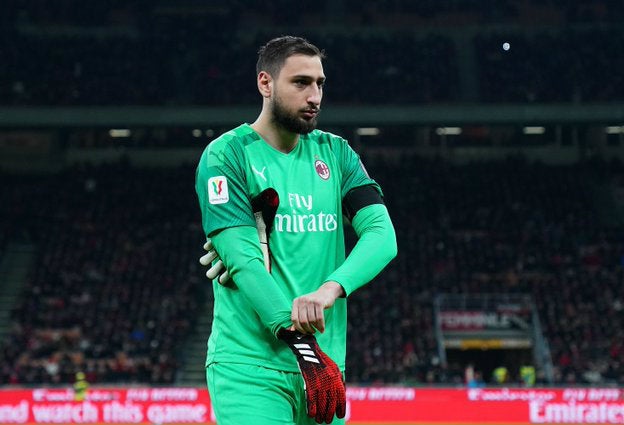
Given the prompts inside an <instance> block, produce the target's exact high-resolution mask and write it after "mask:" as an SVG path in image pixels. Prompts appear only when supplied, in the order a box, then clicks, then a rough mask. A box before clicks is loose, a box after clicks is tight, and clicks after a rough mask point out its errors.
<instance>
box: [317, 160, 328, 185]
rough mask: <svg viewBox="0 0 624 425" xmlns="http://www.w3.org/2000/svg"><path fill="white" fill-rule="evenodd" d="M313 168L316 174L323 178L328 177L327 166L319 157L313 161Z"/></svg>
mask: <svg viewBox="0 0 624 425" xmlns="http://www.w3.org/2000/svg"><path fill="white" fill-rule="evenodd" d="M314 169H315V170H316V174H318V175H319V177H320V178H322V179H323V180H327V179H329V175H330V173H329V167H328V166H327V164H325V163H324V162H323V161H321V160H320V159H317V160H316V161H314Z"/></svg>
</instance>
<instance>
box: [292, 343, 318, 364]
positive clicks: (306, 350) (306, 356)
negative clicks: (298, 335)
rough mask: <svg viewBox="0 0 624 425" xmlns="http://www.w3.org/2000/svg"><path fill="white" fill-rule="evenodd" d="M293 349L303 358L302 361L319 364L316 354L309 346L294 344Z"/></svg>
mask: <svg viewBox="0 0 624 425" xmlns="http://www.w3.org/2000/svg"><path fill="white" fill-rule="evenodd" d="M295 348H296V349H297V350H298V351H299V354H301V355H302V356H303V360H305V361H306V362H311V363H321V362H319V360H318V359H317V358H316V354H315V353H314V351H312V349H311V348H312V347H310V344H295Z"/></svg>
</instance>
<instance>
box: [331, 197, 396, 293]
mask: <svg viewBox="0 0 624 425" xmlns="http://www.w3.org/2000/svg"><path fill="white" fill-rule="evenodd" d="M352 224H353V228H354V229H355V233H356V234H357V236H358V241H357V243H356V244H355V247H354V248H353V250H352V251H351V253H350V254H349V256H348V257H347V259H346V260H345V262H344V263H343V264H342V265H341V266H340V267H338V269H336V271H334V272H333V273H332V274H330V275H329V276H328V277H327V279H326V281H330V280H333V281H336V282H338V283H339V284H340V285H342V287H343V288H344V290H345V293H346V295H347V296H348V295H350V294H351V293H352V292H353V291H355V290H356V289H358V288H360V287H361V286H363V285H365V284H367V283H368V282H370V281H371V280H372V279H373V278H374V277H375V276H377V274H379V272H381V271H382V270H383V268H384V267H385V266H386V265H387V264H388V263H389V262H390V261H391V260H392V259H393V258H394V257H396V255H397V242H396V234H395V231H394V227H393V225H392V221H391V220H390V215H389V214H388V210H387V209H386V207H385V205H383V204H373V205H369V206H367V207H364V208H362V209H361V210H360V211H358V212H357V214H356V215H355V217H354V218H353V222H352Z"/></svg>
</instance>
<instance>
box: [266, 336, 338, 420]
mask: <svg viewBox="0 0 624 425" xmlns="http://www.w3.org/2000/svg"><path fill="white" fill-rule="evenodd" d="M278 338H279V339H281V340H282V341H284V342H285V343H286V344H288V346H289V347H290V349H291V350H292V352H293V353H295V356H297V363H298V364H299V370H301V375H303V380H304V389H305V393H306V401H307V410H308V416H309V417H311V418H314V419H315V420H316V422H317V423H319V424H320V423H323V422H325V423H328V424H329V423H331V421H332V420H333V419H334V414H335V415H336V416H338V417H339V418H344V416H345V413H346V408H347V395H346V392H345V385H344V382H343V380H342V373H340V369H338V366H337V365H336V363H334V361H333V360H332V359H330V358H329V356H327V354H325V353H324V352H323V351H322V350H321V348H320V347H319V345H318V343H317V342H316V338H315V337H314V335H306V334H302V333H300V332H297V331H289V330H286V329H282V330H281V331H280V332H279V333H278Z"/></svg>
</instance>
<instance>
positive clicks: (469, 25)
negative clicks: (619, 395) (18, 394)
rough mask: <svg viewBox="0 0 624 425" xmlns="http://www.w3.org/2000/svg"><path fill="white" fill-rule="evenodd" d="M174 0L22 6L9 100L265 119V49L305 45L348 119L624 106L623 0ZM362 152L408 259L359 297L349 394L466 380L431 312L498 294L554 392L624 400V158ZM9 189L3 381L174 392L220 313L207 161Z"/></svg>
mask: <svg viewBox="0 0 624 425" xmlns="http://www.w3.org/2000/svg"><path fill="white" fill-rule="evenodd" d="M175 3H176V4H175V5H172V2H168V1H165V0H131V1H128V0H114V1H111V2H93V3H91V2H90V3H89V5H88V8H85V7H84V4H83V3H80V4H82V6H83V7H76V5H77V4H78V2H76V1H69V0H64V1H60V2H38V1H32V0H28V1H22V0H8V1H5V2H3V5H2V8H3V11H2V13H0V33H1V34H2V37H0V52H1V53H2V60H1V61H0V105H3V106H10V107H12V106H84V105H156V106H177V105H210V106H221V105H238V104H241V105H257V104H258V102H259V99H258V95H257V91H256V89H255V81H254V76H253V74H254V73H253V70H254V65H255V58H256V49H257V47H258V46H259V45H260V44H262V43H263V42H265V41H266V40H267V39H268V38H269V37H271V36H274V35H276V33H279V34H282V33H294V32H296V33H297V34H301V35H305V36H307V37H309V38H310V39H311V41H313V42H315V43H316V44H318V45H319V46H321V47H323V48H325V49H326V50H327V52H328V57H327V60H326V64H325V70H326V73H327V75H328V85H327V90H326V94H327V102H328V103H332V104H357V105H361V104H368V105H383V104H434V103H438V104H440V103H452V102H460V101H479V102H492V103H495V102H518V103H524V102H536V103H548V102H598V101H607V102H608V101H623V100H624V80H623V77H622V72H621V70H622V69H624V55H623V54H622V53H621V46H622V45H624V29H623V28H622V26H621V22H622V20H623V19H624V3H623V2H620V1H613V0H541V1H538V0H522V1H512V0H454V1H445V2H439V1H437V0H423V1H411V0H392V1H384V2H379V1H375V0H358V1H355V0H342V1H336V0H321V1H317V2H314V3H310V4H308V3H304V4H298V5H297V8H295V7H292V2H290V1H287V0H279V1H274V2H268V3H265V4H263V5H262V7H263V9H262V11H261V13H260V10H259V9H258V8H259V6H258V4H257V2H247V1H242V0H241V1H232V2H222V3H221V2H219V4H218V5H215V4H216V3H215V2H199V1H193V0H182V1H179V2H175ZM208 3H209V4H208ZM267 28H272V29H271V30H267ZM503 43H509V46H508V49H504V48H503ZM321 127H322V120H321ZM87 131H88V130H85V132H87ZM163 134H164V133H163ZM150 137H152V135H147V136H145V139H149V138H150ZM184 137H187V138H189V137H191V136H189V135H188V134H186V135H185V136H184ZM137 140H139V139H137ZM154 140H156V139H154ZM66 142H67V144H68V145H74V146H86V145H88V143H85V141H84V140H83V141H81V140H77V141H73V140H68V141H66ZM176 143H179V139H178V138H176V137H175V136H171V135H170V136H169V137H166V136H162V138H160V139H158V140H156V141H154V142H151V143H150V142H149V140H147V141H146V144H149V145H151V146H174V145H176ZM96 144H97V143H96ZM363 156H364V160H365V162H366V164H367V168H368V171H369V172H370V174H371V175H372V176H373V177H374V178H375V179H377V180H378V181H379V182H380V183H381V185H382V187H383V188H384V192H385V195H386V201H387V204H388V207H389V210H390V213H391V216H392V217H393V220H394V222H395V226H396V228H397V235H398V237H399V256H398V258H397V259H396V260H395V261H393V263H392V264H391V265H390V266H389V267H388V269H387V270H386V271H385V272H384V273H382V275H380V276H379V277H378V278H377V279H376V280H375V281H374V282H373V283H371V284H370V285H369V286H367V287H365V288H364V289H362V290H361V291H359V292H356V293H355V294H354V295H353V297H352V299H351V301H350V307H349V308H350V311H349V315H350V316H349V317H350V321H349V339H350V341H349V345H348V350H349V352H348V356H347V368H348V372H347V379H348V381H349V382H352V383H363V384H366V383H386V382H393V383H396V382H401V383H411V384H438V383H443V384H461V383H462V382H463V380H464V375H463V374H464V371H463V370H462V369H461V368H460V367H458V365H455V364H443V362H441V360H440V358H439V357H438V354H437V353H438V351H437V345H436V344H437V341H436V339H435V335H434V327H433V310H432V301H433V298H434V296H435V295H436V294H437V293H439V292H446V293H468V294H469V293H477V292H488V293H529V294H531V295H532V296H533V297H534V299H535V301H536V303H537V307H538V310H539V315H540V320H541V322H542V328H543V331H544V333H545V336H546V338H547V339H548V341H549V344H550V350H551V354H552V360H553V363H554V366H555V383H557V384H577V383H578V384H600V385H604V384H617V385H624V365H623V363H622V358H623V355H624V330H623V329H624V299H623V298H622V291H621V289H620V288H621V284H622V282H623V281H624V232H623V230H624V229H623V222H622V220H621V218H620V214H619V213H620V212H621V211H622V207H623V206H624V197H621V198H622V199H619V198H617V197H611V196H609V194H613V193H615V192H617V190H618V189H619V191H620V192H619V193H624V165H623V164H622V163H620V162H617V161H612V162H600V161H593V162H592V161H589V162H583V163H577V164H573V165H572V164H571V165H561V166H548V165H544V164H541V163H534V162H528V161H526V160H523V159H522V158H511V159H508V160H506V161H503V162H473V163H470V164H465V165H458V164H453V163H451V162H448V161H446V160H443V159H425V158H424V157H418V156H414V155H408V154H406V155H403V156H401V158H399V159H395V160H390V159H387V158H386V157H382V156H376V155H371V154H367V152H366V151H364V152H363ZM396 176H401V179H402V180H401V184H396ZM0 179H2V184H1V185H0V218H1V220H0V256H1V255H2V253H3V252H4V250H5V249H6V246H7V244H8V243H9V242H10V241H15V240H20V239H21V240H26V241H31V242H34V243H35V244H36V246H37V252H36V264H35V267H34V268H33V270H32V273H31V274H30V275H29V278H28V282H27V285H26V286H25V287H24V288H23V292H22V294H21V301H20V303H19V305H18V306H16V308H15V309H14V310H13V312H12V329H11V333H10V336H9V339H8V340H7V341H5V342H4V343H1V342H0V384H34V383H37V384H47V383H50V384H54V383H67V382H72V381H73V379H74V376H75V373H76V372H78V371H83V372H84V373H85V374H86V378H87V380H88V381H89V382H92V383H116V382H131V383H132V382H142V383H154V384H159V383H172V382H174V381H175V380H176V374H177V373H178V371H179V368H180V365H181V363H182V362H184V353H183V348H184V341H185V340H186V338H187V337H188V336H189V334H190V332H191V331H192V330H193V327H194V325H195V321H196V319H197V316H198V314H199V311H200V309H202V308H210V296H211V295H210V291H209V288H208V283H207V281H206V280H205V279H204V278H203V273H204V272H203V270H201V268H200V267H199V264H198V262H197V259H198V258H199V256H200V255H201V254H202V252H203V251H202V249H201V246H202V243H203V240H202V239H203V238H202V235H201V233H202V231H201V226H200V217H199V208H198V206H197V202H196V198H195V193H194V188H193V182H194V164H193V165H184V166H179V167H176V168H162V169H149V168H136V167H135V166H132V165H130V163H128V162H124V161H122V162H120V163H110V164H103V165H97V166H95V165H82V166H73V167H70V168H68V169H65V170H63V171H62V172H60V173H58V174H55V175H53V176H49V175H46V176H37V175H32V176H24V175H12V174H6V173H0ZM618 199H619V201H618ZM206 302H207V303H208V305H206ZM206 337H207V335H206ZM538 375H539V372H538Z"/></svg>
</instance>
